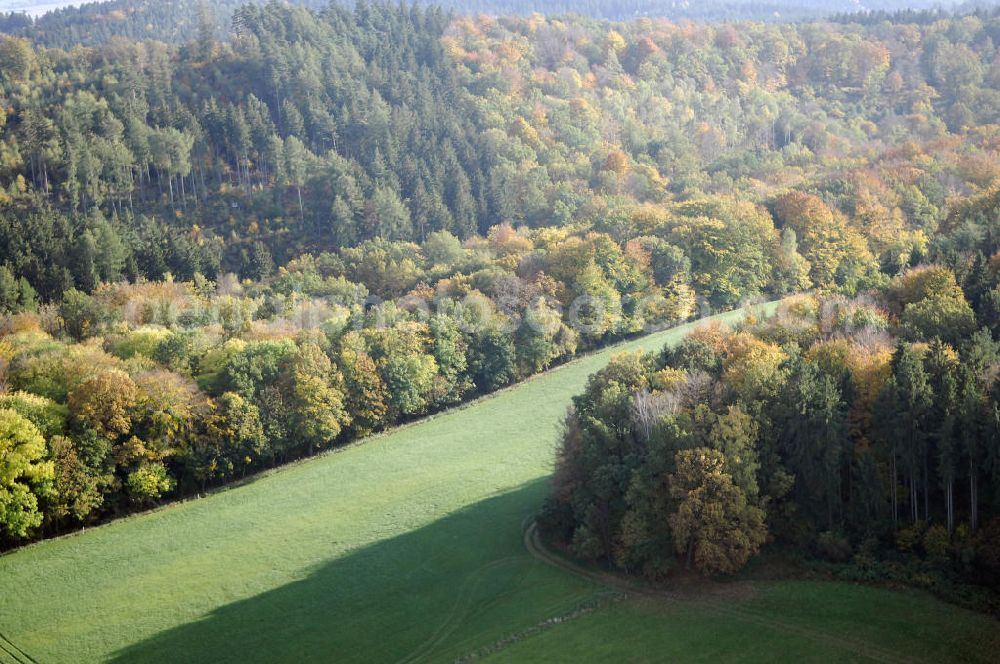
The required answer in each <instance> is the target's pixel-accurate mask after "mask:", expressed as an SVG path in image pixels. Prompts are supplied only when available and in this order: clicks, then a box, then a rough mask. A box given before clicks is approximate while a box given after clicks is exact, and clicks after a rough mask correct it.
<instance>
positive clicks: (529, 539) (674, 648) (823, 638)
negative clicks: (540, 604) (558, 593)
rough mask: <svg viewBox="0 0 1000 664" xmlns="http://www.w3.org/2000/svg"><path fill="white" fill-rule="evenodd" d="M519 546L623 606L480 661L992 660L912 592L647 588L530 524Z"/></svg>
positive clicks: (970, 616)
mask: <svg viewBox="0 0 1000 664" xmlns="http://www.w3.org/2000/svg"><path fill="white" fill-rule="evenodd" d="M524 545H525V548H526V549H527V550H528V551H529V552H530V553H531V554H532V555H533V556H534V557H535V558H536V559H537V560H539V561H541V562H544V563H546V564H549V565H552V566H555V567H558V568H559V569H562V570H565V571H566V572H567V573H570V574H574V575H576V576H577V577H580V578H585V579H588V580H591V581H594V582H595V583H598V584H600V585H603V586H605V587H607V588H608V591H609V592H617V593H618V596H619V597H621V598H624V600H625V601H618V602H606V603H604V604H603V605H601V606H600V607H599V609H598V610H596V611H586V612H582V613H580V614H579V615H578V616H573V618H574V620H572V621H570V620H558V621H557V622H554V623H550V624H547V625H545V628H546V629H536V630H533V631H530V632H527V633H525V634H524V635H523V636H520V637H519V638H516V639H508V640H505V641H503V642H502V647H497V648H494V649H486V650H485V651H484V652H483V654H484V655H486V656H484V657H483V658H482V659H484V660H486V661H490V662H494V661H496V662H504V661H511V662H530V661H555V660H556V659H558V660H559V661H578V660H580V659H581V658H585V659H586V661H595V662H600V661H623V660H624V661H632V662H643V661H663V660H668V661H674V660H679V661H715V660H718V659H722V660H727V659H738V660H739V661H761V662H765V661H766V662H771V661H776V660H777V661H824V662H826V661H875V662H887V663H890V664H893V663H895V664H905V663H907V662H922V661H927V662H941V661H963V662H990V661H995V658H996V653H997V652H998V651H1000V624H998V623H997V622H996V621H995V620H994V619H992V618H990V617H989V616H986V615H982V614H978V613H975V612H972V611H968V610H966V609H961V608H958V607H954V606H951V605H948V604H945V603H944V602H942V601H940V600H938V599H936V598H934V597H932V596H931V595H929V594H928V593H925V592H923V591H919V590H913V589H901V590H886V589H883V588H877V587H873V586H865V585H859V584H851V583H843V582H834V581H824V580H781V581H766V582H760V581H730V582H720V583H715V582H709V581H700V582H696V583H691V582H690V580H687V581H684V582H681V583H672V584H668V585H667V586H651V585H648V584H645V583H642V582H641V581H637V580H634V579H630V578H628V577H624V576H621V575H618V574H614V573H610V572H607V571H604V570H601V569H597V568H593V567H590V566H585V565H582V564H580V563H578V562H577V561H574V560H572V559H569V558H566V557H564V556H563V555H561V554H559V553H557V552H553V551H551V550H549V549H548V548H547V547H546V546H545V543H544V541H543V540H542V538H541V537H540V535H539V532H538V529H537V527H536V526H535V524H534V523H531V524H530V525H529V526H528V527H527V528H526V529H525V532H524ZM591 614H594V615H591ZM571 622H572V624H570V623H571ZM550 632H551V633H550Z"/></svg>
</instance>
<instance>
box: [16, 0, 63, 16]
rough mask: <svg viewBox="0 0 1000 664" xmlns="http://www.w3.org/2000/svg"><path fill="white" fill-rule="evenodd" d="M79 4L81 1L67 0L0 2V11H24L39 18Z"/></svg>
mask: <svg viewBox="0 0 1000 664" xmlns="http://www.w3.org/2000/svg"><path fill="white" fill-rule="evenodd" d="M78 4H80V2H79V0H77V2H72V1H67V0H62V2H56V1H54V0H0V11H5V12H9V11H23V12H26V13H28V14H31V15H32V16H38V15H39V14H44V13H45V12H47V11H50V10H52V9H59V8H60V7H68V6H70V5H78Z"/></svg>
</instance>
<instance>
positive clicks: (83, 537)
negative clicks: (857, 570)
mask: <svg viewBox="0 0 1000 664" xmlns="http://www.w3.org/2000/svg"><path fill="white" fill-rule="evenodd" d="M733 315H735V314H730V316H733ZM688 329H690V327H689V326H684V327H681V328H676V329H674V330H670V331H666V332H660V333H656V334H653V335H650V336H647V337H644V338H641V339H638V340H635V341H630V342H627V343H624V344H621V345H619V346H616V347H614V348H609V349H606V350H604V351H601V352H599V353H596V354H593V355H589V356H586V357H583V358H581V359H578V360H576V361H574V362H572V363H569V364H566V365H564V366H561V367H559V368H556V369H554V370H552V371H550V372H548V373H545V374H542V375H540V376H537V377H535V378H534V379H531V380H528V381H526V382H524V383H522V384H520V385H518V386H515V387H513V388H511V389H508V390H506V391H503V392H500V393H498V394H495V395H493V396H490V397H488V398H484V399H481V400H479V401H476V402H473V403H471V404H470V405H468V406H465V407H463V408H459V409H456V410H453V411H450V412H447V413H444V414H440V415H437V416H435V417H432V418H429V419H426V420H423V421H420V422H417V423H414V424H412V425H409V426H406V427H402V428H400V429H397V430H394V431H392V432H390V433H387V434H384V435H381V436H377V437H373V438H371V439H368V440H366V441H363V442H361V443H359V444H356V445H353V446H350V447H347V448H344V449H342V450H338V451H334V452H331V453H328V454H325V455H322V456H320V457H318V458H313V459H311V460H308V461H305V462H301V463H297V464H293V465H291V466H288V467H285V468H283V469H280V470H277V471H275V472H271V473H268V474H265V475H263V476H260V477H258V478H255V479H254V480H253V481H250V482H248V483H245V484H243V485H241V486H237V487H233V488H230V489H228V490H224V491H220V492H217V493H214V494H212V495H210V496H207V497H204V498H202V499H198V500H191V501H188V502H184V503H179V504H174V505H171V506H168V507H165V508H162V509H159V510H156V511H153V512H150V513H147V514H142V515H139V516H135V517H132V518H128V519H124V520H121V521H118V522H115V523H111V524H109V525H106V526H102V527H99V528H92V529H88V530H87V531H86V532H82V533H78V534H75V535H73V536H69V537H65V538H62V539H57V540H51V541H47V542H42V543H39V544H37V545H33V546H29V547H26V548H24V549H21V550H18V551H15V552H12V553H10V554H8V555H5V556H2V557H0V632H2V640H0V662H8V661H9V662H31V661H35V662H45V663H48V662H70V663H76V662H95V661H112V662H153V661H156V662H179V661H183V662H228V661H232V662H241V663H244V664H248V663H250V662H302V661H307V660H308V661H329V662H338V663H340V662H417V661H455V660H459V659H463V658H466V659H467V658H470V657H473V656H478V657H482V658H483V659H485V660H486V661H494V660H495V661H510V662H524V661H539V662H552V661H570V662H579V661H608V662H645V661H732V660H739V661H748V660H749V661H753V660H758V661H775V660H779V659H782V660H788V661H803V660H816V661H858V660H866V659H871V660H876V661H933V662H938V661H942V660H946V659H960V660H964V661H975V660H980V661H988V660H990V659H993V658H995V657H996V653H997V652H998V651H1000V650H998V649H1000V643H998V636H997V635H998V634H1000V624H997V623H996V622H994V621H992V620H990V619H988V618H986V617H983V616H980V615H977V614H972V613H969V612H966V611H963V610H961V609H957V608H955V607H952V606H948V605H945V604H942V603H940V602H939V601H937V600H935V599H934V598H932V597H930V596H929V595H926V594H923V593H918V592H915V591H891V590H882V589H876V588H870V587H865V586H855V585H849V584H839V583H831V582H818V581H748V582H739V583H735V584H713V585H712V587H711V589H710V590H709V591H707V592H705V593H697V592H687V593H680V594H677V595H671V596H663V597H659V596H650V595H646V594H641V593H640V594H632V593H627V594H623V593H621V592H620V591H618V590H616V589H614V588H612V587H608V586H606V585H604V584H603V583H602V582H601V581H600V579H599V578H598V579H595V578H590V577H588V576H586V575H580V574H577V573H574V571H573V570H568V569H564V568H561V567H558V566H554V565H551V564H547V563H546V562H543V561H541V560H539V559H537V558H536V557H534V556H532V555H531V554H530V553H529V552H528V550H527V549H526V548H525V543H524V537H523V533H524V527H525V524H526V523H527V522H528V521H529V520H530V516H531V515H532V513H533V512H534V511H535V510H536V509H537V508H538V506H539V505H540V504H541V501H542V500H543V498H544V496H545V493H546V490H547V489H546V477H547V476H548V475H549V473H550V472H551V468H552V463H553V453H554V446H555V444H556V440H557V434H558V430H559V426H560V420H561V418H562V416H563V415H564V413H565V411H566V408H567V406H568V404H569V402H570V397H571V396H572V395H574V394H576V393H578V392H579V391H580V390H581V388H582V387H583V384H584V382H585V381H586V378H587V376H588V375H589V374H590V373H592V372H594V371H595V370H597V369H598V368H600V367H601V366H602V365H603V364H604V363H605V362H606V361H607V360H608V359H609V358H610V357H611V355H612V354H614V353H616V352H621V351H634V350H650V349H656V348H659V347H661V346H662V345H663V344H664V343H668V342H672V341H676V340H677V339H679V338H680V337H681V336H682V335H683V334H684V333H685V331H686V330H688Z"/></svg>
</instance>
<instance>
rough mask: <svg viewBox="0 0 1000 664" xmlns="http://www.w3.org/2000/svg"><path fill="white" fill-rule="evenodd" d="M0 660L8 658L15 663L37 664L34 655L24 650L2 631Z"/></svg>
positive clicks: (0, 634) (0, 636)
mask: <svg viewBox="0 0 1000 664" xmlns="http://www.w3.org/2000/svg"><path fill="white" fill-rule="evenodd" d="M0 655H2V656H0V661H4V660H5V659H6V658H10V661H12V662H15V663H16V664H37V660H35V658H34V657H32V656H31V655H29V654H28V653H26V652H24V650H22V649H21V648H19V647H18V646H17V644H15V643H14V642H13V641H11V640H10V639H8V638H7V637H6V636H5V635H4V634H3V632H0Z"/></svg>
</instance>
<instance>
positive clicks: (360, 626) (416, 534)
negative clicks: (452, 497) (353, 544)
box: [112, 480, 592, 663]
mask: <svg viewBox="0 0 1000 664" xmlns="http://www.w3.org/2000/svg"><path fill="white" fill-rule="evenodd" d="M544 491H545V486H544V482H543V481H541V480H539V481H536V482H532V483H529V484H526V485H524V486H522V487H520V488H518V489H516V490H513V491H511V492H509V493H505V494H502V495H499V496H496V497H493V498H489V499H487V500H483V501H481V502H479V503H476V504H474V505H472V506H470V507H468V508H465V509H463V510H461V511H458V512H455V513H453V514H450V515H448V516H447V517H444V518H442V519H440V520H438V521H436V522H434V523H431V524H429V525H427V526H424V527H422V528H419V529H417V530H414V531H411V532H408V533H406V534H403V535H399V536H397V537H393V538H391V539H387V540H384V541H381V542H377V543H375V544H372V545H370V546H367V547H364V548H362V549H358V550H356V551H353V552H350V553H347V554H345V555H343V556H342V557H339V558H336V559H332V560H330V561H329V562H327V563H325V564H323V565H321V566H320V567H318V568H316V569H314V570H312V571H311V572H310V573H309V574H308V576H306V577H305V578H303V579H302V580H300V581H295V582H292V583H289V584H287V585H284V586H281V587H278V588H275V589H273V590H270V591H267V592H264V593H262V594H260V595H257V596H254V597H251V598H248V599H245V600H240V601H237V602H233V603H231V604H228V605H225V606H222V607H219V608H218V609H215V610H214V611H212V612H211V613H210V614H208V615H206V616H205V617H203V618H202V619H200V620H198V621H195V622H191V623H188V624H184V625H180V626H178V627H175V628H172V629H169V630H167V631H164V632H161V633H159V634H156V635H155V636H152V637H150V638H148V639H146V640H144V641H141V642H138V643H136V644H134V645H132V646H129V647H127V648H125V649H123V650H121V651H119V652H117V653H115V655H114V656H113V658H112V661H115V662H158V661H163V662H179V661H183V662H224V661H238V662H241V663H245V662H285V661H287V662H305V661H309V662H313V661H329V662H351V661H358V662H393V661H401V660H404V659H406V658H408V657H411V656H412V657H415V659H413V661H437V660H440V659H446V660H448V661H450V660H453V659H454V658H455V656H457V655H460V654H462V653H464V652H468V651H470V650H473V649H475V648H476V647H479V646H482V645H486V644H487V643H490V642H492V641H493V640H495V639H496V638H499V637H500V636H501V635H502V634H504V633H508V632H510V631H513V630H516V629H520V628H523V627H526V626H529V625H531V624H534V623H535V622H537V621H539V620H542V619H544V618H547V617H549V616H550V615H552V613H553V612H554V611H557V610H561V609H562V608H563V607H564V606H568V605H570V604H571V603H572V602H574V601H579V599H580V597H581V595H586V594H587V593H588V592H590V591H591V590H592V588H590V587H588V585H587V584H586V583H585V582H582V581H580V580H578V579H576V578H574V577H572V576H571V575H568V574H566V573H563V572H559V571H557V570H553V569H552V568H549V567H547V566H545V565H543V564H542V563H539V562H537V561H535V560H534V559H532V558H531V557H530V556H529V555H528V554H527V553H526V551H525V549H524V547H523V543H522V539H521V523H522V521H523V519H524V517H525V516H526V515H527V514H530V513H531V512H532V511H534V510H535V509H536V508H537V506H538V505H539V504H540V501H541V497H542V495H544ZM275 546H279V547H280V546H282V545H281V543H277V542H276V543H275ZM247 556H248V559H252V556H253V553H252V552H248V553H247Z"/></svg>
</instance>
